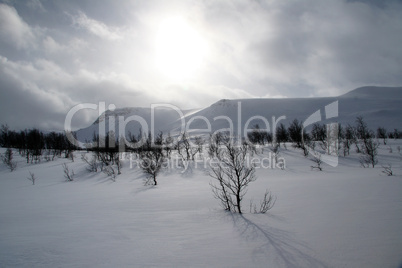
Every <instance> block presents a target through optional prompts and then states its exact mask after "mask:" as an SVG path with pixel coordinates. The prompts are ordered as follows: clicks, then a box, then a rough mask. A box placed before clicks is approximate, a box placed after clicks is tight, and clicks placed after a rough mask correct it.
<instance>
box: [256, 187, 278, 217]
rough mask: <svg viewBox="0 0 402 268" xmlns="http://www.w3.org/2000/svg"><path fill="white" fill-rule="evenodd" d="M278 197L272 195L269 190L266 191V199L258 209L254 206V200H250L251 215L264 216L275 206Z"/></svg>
mask: <svg viewBox="0 0 402 268" xmlns="http://www.w3.org/2000/svg"><path fill="white" fill-rule="evenodd" d="M275 202H276V197H275V196H273V195H272V194H271V192H269V191H268V190H266V191H265V194H264V199H263V200H262V201H261V202H260V207H259V208H258V209H257V205H256V204H254V202H253V200H250V213H251V212H253V213H255V214H257V213H259V214H264V213H266V212H267V211H268V210H270V209H271V208H273V206H274V205H275Z"/></svg>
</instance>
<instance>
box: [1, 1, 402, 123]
mask: <svg viewBox="0 0 402 268" xmlns="http://www.w3.org/2000/svg"><path fill="white" fill-rule="evenodd" d="M401 47H402V2H401V1H397V0H394V1H392V0H390V1H386V0H385V1H381V0H378V1H375V0H371V1H368V0H367V1H346V0H325V1H317V0H300V1H296V0H286V1H284V0H267V1H263V0H261V1H251V0H247V1H246V0H244V1H241V0H236V1H215V0H209V1H208V0H205V1H153V0H143V1H140V0H119V1H106V0H68V1H66V0H31V1H12V0H8V1H7V0H0V109H1V111H0V123H2V124H4V123H7V124H8V125H9V126H10V127H11V128H13V129H21V128H30V127H38V128H41V129H43V130H62V129H63V124H64V119H65V116H66V113H67V112H68V111H69V110H70V109H71V108H72V107H73V106H75V105H77V104H79V103H94V104H98V103H99V101H105V102H106V105H109V104H114V105H116V107H118V108H120V107H127V106H141V107H149V106H150V104H151V103H170V104H174V105H177V106H179V107H181V108H183V109H187V108H198V107H204V106H207V105H211V104H212V103H214V102H216V101H218V100H220V99H222V98H227V99H233V98H267V97H320V96H336V95H340V94H343V93H346V92H347V91H349V90H352V89H354V88H356V87H360V86H366V85H381V86H401V85H402V49H401ZM79 115H80V117H81V118H78V117H77V118H75V119H74V124H75V126H77V127H79V126H80V127H83V126H86V125H88V124H90V123H91V121H92V120H93V119H94V116H96V112H92V113H80V114H79Z"/></svg>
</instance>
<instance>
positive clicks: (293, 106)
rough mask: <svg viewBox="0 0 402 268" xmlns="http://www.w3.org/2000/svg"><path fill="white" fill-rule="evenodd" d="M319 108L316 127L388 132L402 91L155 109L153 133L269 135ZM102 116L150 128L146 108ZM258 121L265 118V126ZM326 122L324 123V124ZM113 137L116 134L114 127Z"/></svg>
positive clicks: (398, 114)
mask: <svg viewBox="0 0 402 268" xmlns="http://www.w3.org/2000/svg"><path fill="white" fill-rule="evenodd" d="M336 101H337V102H338V104H337V107H338V111H337V116H335V117H332V118H328V117H329V116H328V115H327V114H326V111H325V108H326V106H328V105H330V104H333V103H334V102H336ZM318 110H319V111H320V114H321V116H322V120H321V121H320V123H328V122H339V123H341V124H343V125H346V124H354V123H355V120H356V117H357V116H363V117H364V119H365V121H366V122H367V124H368V126H369V127H370V128H371V129H373V130H375V129H377V128H378V127H380V126H381V127H385V128H386V129H388V131H392V130H393V129H395V128H396V129H399V130H401V129H402V87H398V88H396V87H395V88H387V87H382V88H380V87H362V88H358V89H355V90H353V91H351V92H349V93H347V94H344V95H341V96H339V97H327V98H285V99H238V100H225V99H224V100H220V101H218V102H216V103H214V104H212V105H211V106H209V107H206V108H204V109H201V110H198V111H183V112H182V114H180V113H179V112H177V111H176V110H174V109H172V108H163V109H162V108H159V109H156V110H155V129H156V130H158V131H159V130H160V131H163V132H165V133H167V132H170V133H171V134H175V133H180V132H182V131H184V130H186V131H187V132H190V133H193V134H194V135H195V134H203V133H204V134H209V133H213V132H215V131H217V130H221V129H224V128H233V134H234V135H240V136H244V131H245V129H246V128H248V129H250V128H252V127H253V126H254V125H255V124H259V125H260V127H261V128H267V129H268V130H269V131H272V129H273V128H274V127H275V122H277V123H278V124H279V123H284V124H285V126H288V124H289V123H290V122H291V121H293V120H294V119H295V118H296V119H298V120H300V121H303V122H304V121H305V120H306V119H307V118H308V117H309V116H310V115H312V114H313V113H315V112H316V111H318ZM106 114H107V116H106V128H107V129H108V126H109V118H110V116H112V117H114V118H116V119H115V121H116V122H117V121H118V120H117V116H118V115H124V117H125V118H127V117H129V116H131V115H138V116H141V117H142V118H144V121H145V122H146V123H147V125H148V126H149V129H150V128H151V125H152V122H151V118H152V117H151V109H150V108H125V109H118V110H116V111H114V112H110V111H108V112H106ZM182 115H183V116H184V118H182V117H181V116H182ZM253 118H254V119H253ZM261 118H263V119H266V122H267V123H265V121H264V120H263V119H261ZM326 118H328V119H327V120H325V119H326ZM130 124H132V125H130ZM130 124H128V126H127V128H126V132H128V131H131V132H132V133H136V134H138V131H139V124H138V123H137V122H135V121H133V122H132V123H130ZM266 125H267V126H266ZM98 129H99V125H98V123H97V122H95V123H94V124H93V125H91V126H90V127H88V128H85V129H81V130H78V131H77V133H78V138H79V139H80V140H81V141H84V140H85V139H91V138H92V135H93V133H94V132H96V133H98ZM106 131H107V130H106ZM116 133H118V124H117V123H116Z"/></svg>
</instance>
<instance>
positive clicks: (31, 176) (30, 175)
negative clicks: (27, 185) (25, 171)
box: [27, 171, 36, 185]
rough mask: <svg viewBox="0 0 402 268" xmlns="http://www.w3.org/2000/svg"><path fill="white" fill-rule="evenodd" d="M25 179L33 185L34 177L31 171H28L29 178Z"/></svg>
mask: <svg viewBox="0 0 402 268" xmlns="http://www.w3.org/2000/svg"><path fill="white" fill-rule="evenodd" d="M27 179H28V180H30V181H31V182H32V185H35V181H36V177H35V174H33V173H32V172H31V171H29V177H28V178H27Z"/></svg>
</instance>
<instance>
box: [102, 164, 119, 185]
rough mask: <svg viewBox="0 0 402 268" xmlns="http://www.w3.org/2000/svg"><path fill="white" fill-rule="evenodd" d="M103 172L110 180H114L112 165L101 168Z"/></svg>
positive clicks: (114, 173) (114, 171)
mask: <svg viewBox="0 0 402 268" xmlns="http://www.w3.org/2000/svg"><path fill="white" fill-rule="evenodd" d="M103 173H105V174H106V175H108V176H109V177H110V179H111V180H112V181H114V182H115V181H116V176H117V174H116V170H115V169H114V168H113V167H112V166H107V167H106V168H104V169H103Z"/></svg>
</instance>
